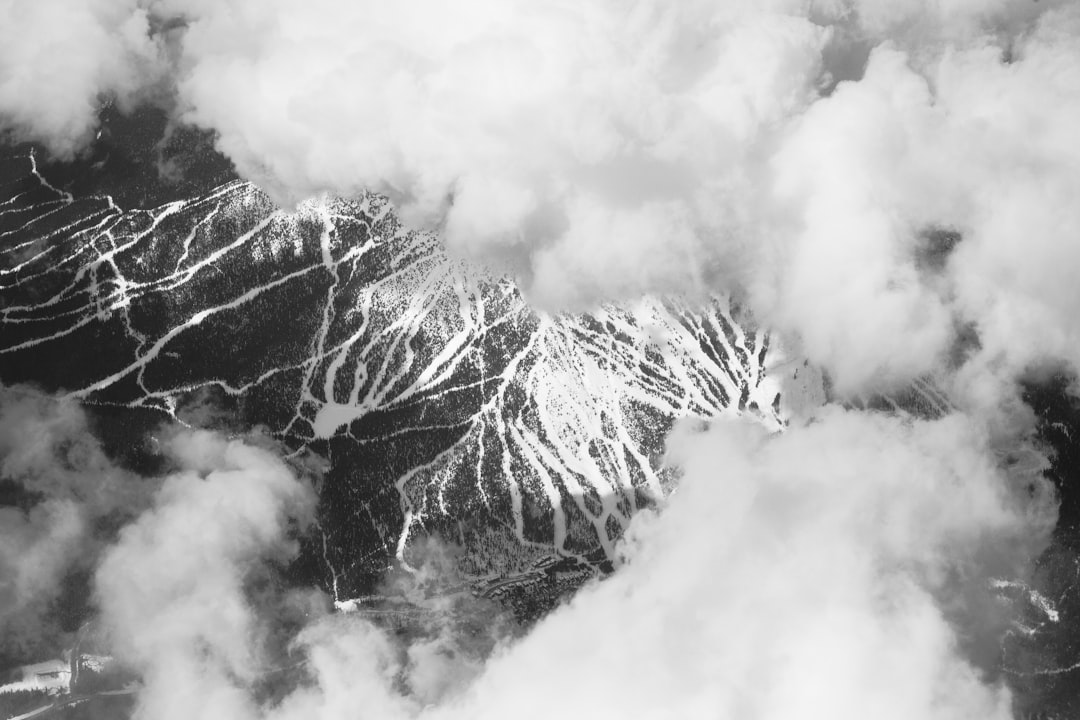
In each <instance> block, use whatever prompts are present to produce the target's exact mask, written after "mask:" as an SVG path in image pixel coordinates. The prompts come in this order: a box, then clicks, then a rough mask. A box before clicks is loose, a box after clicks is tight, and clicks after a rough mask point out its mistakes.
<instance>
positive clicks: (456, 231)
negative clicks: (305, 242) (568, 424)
mask: <svg viewBox="0 0 1080 720" xmlns="http://www.w3.org/2000/svg"><path fill="white" fill-rule="evenodd" d="M4 11H5V12H6V21H5V22H3V23H0V27H3V28H4V32H6V36H5V37H4V38H3V39H4V42H3V43H0V47H3V48H4V49H3V51H0V52H2V53H3V54H0V118H4V120H0V122H3V123H5V124H7V125H8V126H9V127H14V128H15V129H16V131H17V132H18V133H19V134H20V135H21V136H24V137H30V138H33V139H38V140H42V141H44V142H45V143H46V144H47V145H49V146H50V147H51V148H52V149H53V150H54V151H56V152H58V153H60V154H61V155H64V156H67V155H70V154H71V153H72V152H74V151H75V150H76V149H77V148H78V147H80V146H81V145H82V144H84V143H85V142H87V141H88V140H89V135H90V132H91V130H92V127H93V125H94V113H95V111H96V103H97V100H96V99H97V98H98V97H99V96H112V97H116V98H118V99H120V100H121V101H129V102H130V101H133V100H134V99H136V98H137V97H139V95H140V92H143V91H144V90H145V89H146V88H158V90H159V91H160V89H161V88H162V87H169V88H172V92H173V93H174V97H173V98H172V100H171V103H172V106H173V107H174V110H175V112H176V113H177V114H178V115H179V117H180V118H182V119H183V120H184V121H186V122H189V123H193V124H196V125H199V126H202V127H205V128H209V129H211V130H213V131H214V132H215V133H216V135H217V139H218V140H217V142H218V147H219V148H220V149H221V150H222V152H224V153H225V154H226V155H227V156H228V157H229V158H230V159H231V160H232V161H233V162H234V163H235V165H236V168H237V170H238V171H239V173H240V174H241V175H242V176H244V177H246V178H248V179H251V180H254V181H255V182H257V183H259V184H260V185H261V186H263V187H264V188H266V189H267V190H269V191H270V192H271V193H272V194H274V195H275V197H277V198H278V199H279V200H281V201H282V202H284V203H291V202H297V201H299V200H301V199H303V198H305V197H308V196H311V195H315V194H319V193H322V192H333V193H338V194H346V195H348V194H355V193H359V192H363V191H367V190H371V191H376V192H381V193H385V194H387V195H389V196H390V197H391V198H392V199H394V201H395V203H396V204H397V205H398V207H399V209H400V210H401V212H402V213H403V214H404V216H405V217H406V219H407V220H408V221H409V222H410V223H412V224H415V225H426V226H430V227H435V228H437V229H438V230H439V231H440V232H441V233H442V234H443V236H444V238H445V240H446V242H447V244H448V246H449V247H450V248H451V249H452V250H454V251H456V252H458V253H461V254H464V255H467V256H470V257H472V258H474V259H480V260H481V261H485V262H492V263H496V264H498V265H500V266H502V267H506V268H509V269H510V270H511V271H512V272H514V273H516V274H517V275H518V276H519V277H520V278H521V280H522V284H523V287H524V289H525V290H526V291H527V293H528V295H529V297H530V299H531V300H532V301H533V302H534V303H536V304H538V305H540V306H542V307H545V308H548V309H554V310H558V309H567V308H569V309H576V308H581V307H584V306H588V305H590V304H593V303H596V302H599V301H603V300H618V299H628V298H634V297H637V296H638V295H640V294H642V293H657V292H658V293H663V292H679V293H684V294H685V293H689V294H698V295H705V294H709V293H712V292H715V291H726V292H735V293H736V294H739V295H740V296H742V297H744V298H746V299H747V301H748V305H749V307H750V309H751V310H752V311H753V312H754V314H755V315H756V316H757V318H758V320H759V321H760V322H762V323H763V324H766V325H770V326H772V327H774V328H775V329H776V330H777V331H781V332H784V333H785V334H787V335H789V336H791V337H792V338H799V339H801V341H802V342H803V347H804V350H805V352H806V353H807V354H808V356H809V357H810V358H811V359H812V360H813V361H815V362H817V363H820V364H822V365H824V366H825V367H827V369H828V370H829V371H830V374H831V376H832V377H833V379H834V380H835V382H836V388H837V389H838V390H840V391H842V392H847V391H859V390H866V389H868V388H876V387H883V386H890V385H898V384H902V383H904V382H907V381H909V380H911V379H912V378H913V377H917V376H920V375H923V374H926V373H928V372H933V371H940V370H941V369H942V367H943V366H945V365H948V362H949V359H950V358H953V359H955V353H954V352H953V350H954V346H955V344H956V343H957V342H958V340H957V338H958V336H959V333H960V331H961V330H963V329H968V330H970V329H972V328H974V329H975V331H976V333H977V335H978V337H979V339H980V341H981V342H982V349H981V352H979V353H976V354H975V355H974V356H973V362H974V364H973V367H978V368H981V369H982V370H985V371H989V368H991V367H993V368H995V369H994V370H993V372H995V373H998V374H1001V375H1003V376H1007V377H1008V376H1012V375H1015V374H1016V373H1019V372H1023V371H1024V370H1025V369H1027V367H1028V366H1029V365H1031V364H1032V363H1034V362H1037V361H1039V360H1041V359H1044V358H1045V357H1047V356H1049V355H1052V356H1053V357H1054V358H1055V359H1057V360H1059V361H1063V362H1067V363H1069V364H1071V365H1072V366H1073V367H1074V368H1075V367H1076V366H1077V363H1078V361H1080V340H1078V337H1077V336H1078V332H1077V328H1076V327H1075V323H1074V320H1073V319H1072V314H1071V313H1070V312H1069V309H1070V308H1072V307H1075V302H1076V299H1077V298H1076V297H1075V291H1074V289H1073V288H1074V287H1075V283H1072V282H1070V278H1069V275H1068V272H1067V268H1069V267H1072V265H1073V264H1074V262H1075V260H1076V258H1075V257H1074V254H1073V252H1072V247H1073V246H1074V245H1075V243H1073V242H1071V241H1070V238H1072V237H1073V236H1074V235H1075V233H1076V230H1077V217H1076V212H1075V211H1074V210H1073V206H1074V205H1075V203H1072V202H1070V200H1069V198H1071V197H1074V196H1075V191H1076V187H1075V184H1076V180H1075V177H1076V173H1075V155H1076V151H1075V148H1076V147H1077V146H1080V143H1078V142H1077V138H1076V130H1075V128H1076V127H1078V123H1077V114H1078V107H1080V57H1078V52H1077V50H1076V48H1077V46H1078V44H1077V42H1076V41H1077V38H1078V37H1080V20H1078V16H1080V10H1078V8H1077V7H1076V5H1075V3H1071V2H1068V1H1067V0H1057V1H1054V0H1051V1H1049V2H1041V3H1031V2H1028V0H994V1H993V2H983V1H982V0H980V1H979V2H975V1H973V0H950V1H949V2H929V1H927V0H905V1H904V2H880V1H879V0H822V1H820V2H814V3H804V2H795V1H794V0H790V1H788V0H771V1H770V2H764V3H763V2H754V3H751V2H742V1H739V2H723V3H719V2H709V1H706V0H694V1H692V2H683V3H678V4H676V5H671V4H670V3H663V2H659V1H658V0H637V1H636V2H632V3H630V4H626V3H621V2H613V1H612V0H587V1H586V2H574V3H568V2H560V1H551V2H544V3H536V2H526V1H525V0H511V1H509V2H506V1H499V2H495V1H494V0H466V1H465V2H460V3H455V4H454V5H453V7H448V6H446V5H445V4H443V3H438V2H433V1H431V0H413V1H412V2H409V3H406V4H400V3H382V2H358V3H341V2H338V0H307V1H305V2H295V1H294V0H270V1H269V2H264V1H263V0H260V1H259V2H253V0H225V1H224V2H205V1H202V0H95V2H92V3H66V2H61V1H60V0H49V2H42V3H35V4H33V5H32V6H31V5H26V4H15V3H11V2H9V3H8V5H7V6H6V7H5V10H4ZM867 57H869V60H868V62H867V63H866V66H865V67H862V65H863V59H865V58H867ZM839 80H843V82H841V83H840V84H839V86H837V81H839ZM938 230H948V231H954V232H956V233H958V234H959V235H960V236H962V237H963V242H961V243H960V244H959V245H958V246H957V248H956V251H955V252H954V253H952V254H951V255H950V257H949V261H948V262H947V263H944V266H943V267H942V268H940V271H939V272H936V273H935V272H929V271H927V269H926V268H923V267H920V266H919V265H918V263H917V262H915V261H914V260H913V257H914V256H915V255H917V253H918V250H919V248H920V247H921V246H922V245H924V244H925V242H926V240H925V238H926V237H927V236H928V233H930V234H931V235H932V233H933V232H935V231H938ZM965 331H966V330H965ZM1021 348H1026V349H1025V350H1021Z"/></svg>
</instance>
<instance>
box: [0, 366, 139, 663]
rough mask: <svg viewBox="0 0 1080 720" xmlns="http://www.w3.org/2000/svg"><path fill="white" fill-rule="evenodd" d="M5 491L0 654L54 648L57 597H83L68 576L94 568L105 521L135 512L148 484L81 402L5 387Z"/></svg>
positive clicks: (1, 394)
mask: <svg viewBox="0 0 1080 720" xmlns="http://www.w3.org/2000/svg"><path fill="white" fill-rule="evenodd" d="M0 490H2V491H3V493H2V495H3V496H4V502H3V504H2V505H0V637H2V640H0V658H4V659H6V660H10V659H12V658H13V657H15V656H22V655H24V654H30V655H33V654H35V653H37V654H41V653H48V652H50V651H51V652H57V651H58V650H59V648H57V647H52V644H54V643H56V642H58V640H59V637H60V634H62V633H63V632H64V631H65V628H63V627H62V625H63V623H61V622H59V620H58V619H57V617H56V608H55V606H54V604H55V603H56V602H57V601H61V600H62V601H64V602H75V603H76V604H77V603H78V602H79V601H78V600H77V599H75V600H72V598H68V597H66V596H65V592H64V590H65V586H64V581H65V579H67V578H68V577H69V576H70V575H71V574H72V573H74V572H78V571H81V572H87V571H88V570H89V568H90V567H91V566H92V563H93V559H94V556H95V552H96V548H100V547H101V546H102V545H103V543H104V542H105V541H106V540H107V536H108V533H107V531H106V530H104V529H103V526H107V522H106V519H107V518H109V517H110V516H120V517H122V516H124V515H126V514H128V513H137V512H138V511H139V508H140V506H141V505H142V504H143V502H144V501H145V500H146V499H147V497H148V495H149V490H150V488H149V487H147V483H144V482H143V481H142V479H141V478H138V477H137V476H135V475H133V474H131V473H129V472H127V471H125V470H123V469H122V468H119V467H117V466H116V465H115V464H114V463H113V462H112V461H111V460H109V458H108V457H106V455H105V453H104V452H103V451H102V448H101V445H100V443H99V442H98V441H97V440H96V438H95V437H94V436H93V435H92V433H91V432H90V429H89V427H88V422H87V418H86V416H85V414H84V413H83V411H82V409H81V408H80V407H79V406H78V405H77V404H75V403H73V402H69V401H63V400H58V399H56V398H54V397H52V396H49V395H46V394H44V393H41V392H38V391H36V390H34V389H32V388H27V387H18V386H16V387H3V386H0ZM75 629H76V628H66V631H67V632H71V631H73V630H75ZM36 659H40V658H36Z"/></svg>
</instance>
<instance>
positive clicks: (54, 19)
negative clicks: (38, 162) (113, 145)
mask: <svg viewBox="0 0 1080 720" xmlns="http://www.w3.org/2000/svg"><path fill="white" fill-rule="evenodd" d="M141 5H145V3H140V2H139V0H42V1H41V2H31V3H27V2H20V0H3V2H0V130H2V129H11V130H14V132H15V135H16V137H18V138H19V139H25V140H32V141H40V142H44V143H46V144H47V145H48V147H49V149H50V150H52V151H53V152H54V153H55V154H56V155H58V156H60V157H62V158H70V157H72V155H73V154H74V153H75V152H77V151H78V150H80V149H82V148H83V147H85V146H86V144H87V143H89V142H90V141H91V139H92V138H93V132H94V130H95V129H96V127H97V121H98V112H99V110H100V108H101V104H102V102H104V101H107V100H109V99H112V100H115V101H118V102H120V103H122V104H129V103H130V102H131V101H133V100H134V99H135V96H136V95H137V94H139V93H141V92H143V91H144V90H146V89H147V88H148V87H149V86H150V85H152V84H153V82H154V81H155V79H156V78H157V77H158V73H159V71H160V70H161V66H160V65H159V55H158V53H159V50H160V48H159V46H158V45H157V43H155V42H154V41H153V40H152V39H151V37H150V25H149V16H148V15H147V11H146V9H145V8H143V7H141Z"/></svg>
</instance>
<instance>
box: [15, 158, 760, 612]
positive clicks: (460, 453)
mask: <svg viewBox="0 0 1080 720" xmlns="http://www.w3.org/2000/svg"><path fill="white" fill-rule="evenodd" d="M38 165H39V163H38V162H37V161H36V159H35V158H34V157H33V156H32V155H31V154H30V153H29V152H26V153H23V152H13V153H11V154H9V155H8V156H7V157H6V158H5V159H4V161H3V170H2V173H3V178H4V180H5V184H4V186H3V188H2V191H0V243H2V245H0V252H2V253H3V254H2V255H0V293H2V297H3V301H4V305H3V307H2V309H0V321H2V323H3V334H2V338H0V380H2V381H3V382H4V383H7V384H11V383H33V384H36V385H39V386H42V387H44V388H45V389H47V390H50V391H61V392H65V393H69V394H71V395H74V396H76V397H78V398H81V399H83V400H84V401H85V402H86V403H87V404H88V405H90V406H91V407H96V408H99V409H100V410H99V411H98V412H97V413H96V416H97V417H98V418H99V424H100V425H101V427H102V429H103V431H105V432H109V428H117V427H120V428H123V429H121V430H114V431H113V432H114V434H115V435H117V436H118V437H123V436H125V435H126V436H127V437H138V436H140V435H141V434H142V433H138V432H135V433H133V432H130V431H131V430H135V429H141V430H143V431H148V430H151V429H152V428H153V425H154V422H155V418H161V419H165V418H167V417H172V418H175V419H177V420H180V421H182V422H187V423H190V424H194V425H199V426H217V427H220V428H223V429H225V430H229V429H239V428H240V427H251V426H253V425H264V426H266V427H267V428H268V429H269V431H270V432H271V433H272V434H273V435H275V436H276V437H278V438H280V439H281V440H282V441H283V442H284V443H285V444H286V445H287V446H288V447H289V448H291V449H292V450H294V451H295V453H296V454H297V456H301V455H304V454H306V453H313V454H314V455H316V456H319V457H321V458H323V459H325V460H326V461H328V468H329V469H328V471H327V473H326V474H325V477H324V481H323V483H322V487H321V510H320V513H321V514H320V527H321V536H320V537H317V538H313V539H311V540H310V542H309V544H308V546H307V548H306V553H305V559H304V562H303V563H302V564H301V566H302V568H301V570H300V571H299V572H301V573H302V574H303V573H306V574H307V576H308V577H307V579H309V580H312V579H314V580H316V581H318V582H319V583H320V584H322V585H323V586H324V587H325V588H326V589H327V590H329V591H330V592H331V593H333V594H334V595H335V597H337V598H340V599H345V598H347V597H349V596H350V595H355V594H358V593H362V592H364V591H365V589H367V588H368V587H369V586H370V584H371V583H372V582H373V581H374V580H375V579H376V578H377V577H379V576H380V575H381V574H382V572H383V571H384V570H385V568H386V566H387V563H388V561H389V560H390V559H392V558H393V557H394V556H397V557H399V558H401V559H404V560H405V561H406V562H408V560H409V557H410V553H411V550H412V547H413V542H414V540H416V539H422V538H425V537H428V536H432V535H436V536H439V537H441V538H443V539H444V540H446V541H448V542H450V543H452V544H454V545H457V546H460V547H461V548H462V549H463V550H464V552H463V554H462V555H461V561H460V566H461V568H460V569H461V570H462V572H463V573H465V575H466V576H467V577H469V578H471V579H472V580H473V581H474V583H475V584H476V585H477V586H478V587H479V588H480V589H481V590H482V591H484V592H486V593H487V594H490V595H491V596H495V597H500V598H504V599H506V600H509V601H510V602H512V603H513V604H515V605H516V606H517V607H518V609H519V611H521V612H522V613H524V614H526V615H532V614H534V613H537V612H542V611H543V609H544V608H545V607H547V606H549V605H550V604H551V603H553V602H556V601H557V599H558V598H559V597H560V596H562V595H563V594H565V592H566V591H567V590H569V589H572V588H573V587H576V586H578V585H580V584H581V582H583V581H584V580H585V579H587V578H589V577H592V576H593V575H595V574H596V573H597V572H604V571H605V570H607V569H609V568H610V566H611V560H612V559H613V556H614V544H615V541H616V540H617V539H618V538H619V536H620V535H621V534H622V533H623V531H624V529H625V528H626V526H627V523H628V521H629V519H630V517H631V516H632V515H633V514H634V512H635V511H637V510H638V509H640V508H641V507H643V506H646V505H648V504H649V503H650V502H652V500H653V499H654V498H657V497H659V496H660V495H662V494H663V492H664V491H665V486H666V484H667V482H668V481H669V478H668V477H667V476H666V471H665V470H663V469H662V467H661V456H662V453H663V440H664V437H665V435H666V434H667V431H668V430H669V429H670V427H671V425H672V423H674V422H675V421H676V420H677V419H678V418H681V417H691V416H697V417H709V416H713V415H716V414H718V413H721V412H724V411H725V410H733V411H735V410H738V411H749V412H755V413H757V414H759V415H760V416H761V417H762V418H763V419H764V420H765V421H766V422H768V423H771V424H773V425H774V426H777V427H779V426H780V424H781V420H780V417H779V404H778V402H777V390H776V385H775V383H774V382H772V381H771V380H769V379H767V378H766V375H765V372H764V367H765V363H766V355H767V352H768V337H767V335H766V334H765V333H764V332H760V331H751V330H746V329H744V328H742V327H740V325H739V324H738V323H737V322H736V321H735V319H734V318H733V314H732V310H731V308H730V307H729V305H728V303H727V302H726V301H724V300H720V299H717V300H716V301H714V303H713V304H712V306H711V308H709V309H708V311H706V312H693V311H691V310H690V309H689V308H687V307H684V306H683V305H681V304H680V303H679V302H677V301H659V300H646V301H641V302H639V303H638V304H636V305H635V306H633V307H607V308H603V309H601V310H598V311H596V312H594V313H591V314H587V315H577V316H566V317H549V316H542V315H539V314H537V313H536V312H534V311H533V310H531V309H530V308H529V306H528V305H527V304H526V303H525V302H524V301H523V299H522V297H521V295H520V294H519V292H518V290H517V288H516V287H515V285H514V283H513V282H512V281H510V280H508V279H505V278H499V277H494V276H491V275H490V274H488V273H486V272H485V271H483V270H481V269H478V268H476V267H473V266H470V265H468V264H466V263H464V262H462V261H459V260H455V259H452V258H450V257H448V256H447V255H446V254H445V252H444V251H443V249H442V248H441V246H440V244H439V243H438V242H437V240H436V239H435V238H434V237H432V236H430V235H427V234H424V233H417V232H408V231H406V230H405V229H404V228H402V227H401V226H400V224H399V223H398V222H397V220H396V219H395V217H394V215H393V213H392V212H391V210H390V208H389V206H388V205H387V204H386V202H385V201H384V200H381V199H379V198H376V197H367V198H362V199H359V200H341V199H333V200H326V201H323V202H319V203H311V204H308V205H305V206H303V207H301V208H300V209H299V210H298V211H296V212H295V213H285V212H282V211H279V210H278V209H276V208H275V207H273V205H272V204H271V203H270V201H269V200H268V199H267V198H266V196H264V195H263V194H261V193H260V192H259V191H258V190H256V189H255V188H254V187H253V186H251V185H248V184H244V183H241V182H237V181H230V182H226V183H224V184H221V185H218V186H215V187H213V189H211V190H210V191H209V192H205V193H203V194H200V195H196V196H193V197H191V198H189V199H181V200H173V201H171V202H167V203H165V204H162V205H159V206H156V207H150V208H144V209H138V208H136V209H128V208H124V207H122V206H121V205H120V203H118V202H117V201H116V199H115V198H114V197H112V196H107V195H78V194H75V193H73V192H69V191H68V190H67V187H66V186H64V185H63V184H62V183H61V182H60V181H57V180H55V179H54V177H53V176H52V174H50V172H49V171H48V170H47V169H45V168H41V167H39V166H38ZM67 172H69V174H70V171H67ZM57 174H58V175H61V176H62V175H63V173H61V172H60V171H57ZM75 175H78V173H75ZM80 177H81V176H80ZM84 182H85V181H84V180H82V179H80V180H79V182H77V183H76V182H74V181H72V182H71V183H69V184H70V185H73V186H74V185H79V184H80V183H84ZM116 444H117V445H118V448H121V449H122V446H123V443H122V441H121V442H118V443H116ZM126 452H128V454H129V455H130V456H131V458H130V459H131V461H133V462H135V461H137V460H138V456H139V453H138V451H137V448H136V449H134V450H133V449H131V448H128V450H127V451H126ZM144 459H145V458H144Z"/></svg>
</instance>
